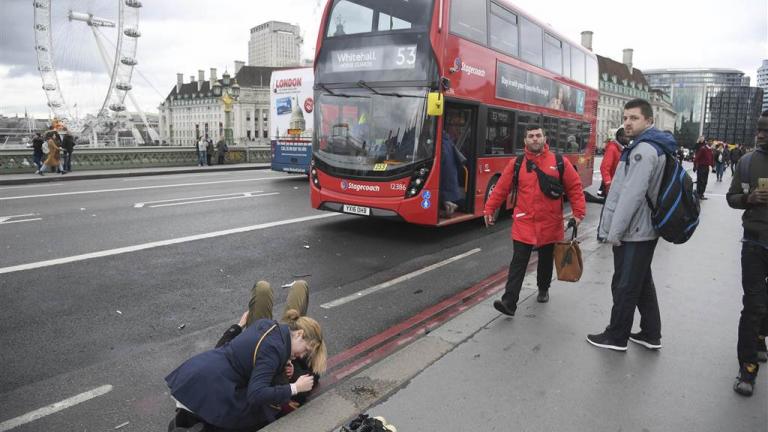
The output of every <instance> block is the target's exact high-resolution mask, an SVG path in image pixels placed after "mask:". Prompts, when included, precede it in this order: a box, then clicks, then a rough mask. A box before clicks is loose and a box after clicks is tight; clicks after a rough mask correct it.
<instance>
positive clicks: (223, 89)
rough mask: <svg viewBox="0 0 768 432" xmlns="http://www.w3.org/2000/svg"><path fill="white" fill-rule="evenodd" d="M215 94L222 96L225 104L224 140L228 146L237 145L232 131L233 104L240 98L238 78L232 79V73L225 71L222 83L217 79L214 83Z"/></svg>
mask: <svg viewBox="0 0 768 432" xmlns="http://www.w3.org/2000/svg"><path fill="white" fill-rule="evenodd" d="M213 95H214V96H216V97H221V102H222V103H223V104H224V142H225V143H226V144H227V147H229V146H233V145H235V140H234V138H233V133H232V105H234V103H235V102H236V101H237V99H238V98H240V85H239V84H238V83H237V80H236V79H230V75H229V73H227V72H224V75H223V76H222V77H221V84H220V83H219V82H218V81H216V82H214V83H213Z"/></svg>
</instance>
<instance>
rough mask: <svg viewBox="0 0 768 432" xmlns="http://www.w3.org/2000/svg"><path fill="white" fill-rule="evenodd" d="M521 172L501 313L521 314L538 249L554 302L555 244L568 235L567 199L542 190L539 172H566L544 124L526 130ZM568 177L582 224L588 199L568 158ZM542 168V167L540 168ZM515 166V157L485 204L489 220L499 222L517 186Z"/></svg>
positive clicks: (544, 291) (542, 282)
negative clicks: (565, 228) (519, 307)
mask: <svg viewBox="0 0 768 432" xmlns="http://www.w3.org/2000/svg"><path fill="white" fill-rule="evenodd" d="M518 158H523V160H522V165H521V166H520V174H519V178H518V180H517V191H515V192H516V195H517V196H516V198H515V200H514V201H515V205H514V208H513V209H512V219H513V223H512V240H513V244H514V254H513V256H512V262H510V263H509V275H508V276H507V285H506V289H505V291H504V295H503V296H502V297H501V300H496V301H495V302H493V306H494V307H495V308H496V309H497V310H498V311H499V312H501V313H503V314H505V315H509V316H514V315H515V310H516V309H517V301H518V299H519V298H520V289H521V288H522V286H523V278H524V277H525V269H526V267H528V261H529V260H530V257H531V252H532V251H533V249H534V248H538V250H539V263H538V268H537V270H536V279H537V285H538V288H539V296H538V297H537V300H538V301H539V302H540V303H546V302H547V301H549V285H550V283H551V282H552V266H553V259H552V253H553V251H554V244H555V243H556V242H558V241H560V240H562V239H563V198H562V196H560V197H558V198H551V197H550V195H545V193H544V192H543V191H542V185H541V184H540V182H539V176H541V175H546V176H549V177H550V181H555V182H560V172H559V170H558V168H557V158H556V157H555V154H554V153H552V152H550V151H549V146H548V145H547V144H546V136H545V134H544V130H542V129H541V128H540V127H539V126H536V125H534V126H529V127H528V128H527V130H526V133H525V154H524V155H521V156H518ZM563 165H564V166H563V168H564V171H563V176H562V182H563V183H564V184H563V189H564V190H565V193H566V194H568V199H569V200H570V202H571V208H572V209H573V217H574V219H575V220H576V223H577V224H578V223H580V222H581V221H582V219H584V215H585V213H586V202H585V200H584V192H583V190H582V187H581V179H580V178H579V174H578V173H577V172H576V169H575V168H574V167H573V165H571V162H570V161H569V160H568V159H563ZM537 170H538V171H540V172H537ZM514 171H515V160H512V161H510V162H509V163H508V164H507V166H506V167H505V168H504V172H503V173H502V174H501V178H499V181H498V182H497V183H496V187H495V188H494V189H493V192H492V193H491V196H489V197H488V202H486V203H485V209H484V211H483V214H484V216H485V224H486V225H493V224H494V222H495V220H494V216H493V215H494V213H495V212H496V210H497V209H498V208H499V207H501V206H502V205H503V203H504V202H505V200H506V197H507V196H508V195H509V193H510V192H511V191H512V188H513V183H514V182H513V180H514Z"/></svg>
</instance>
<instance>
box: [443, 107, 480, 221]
mask: <svg viewBox="0 0 768 432" xmlns="http://www.w3.org/2000/svg"><path fill="white" fill-rule="evenodd" d="M476 141H477V107H475V106H471V105H464V104H457V103H452V102H446V104H445V113H444V117H443V144H442V148H441V150H442V156H441V161H440V171H441V175H440V181H441V186H440V190H441V193H444V194H445V195H446V196H445V198H444V197H442V196H441V197H440V201H441V203H442V202H444V201H446V200H449V201H452V202H454V203H455V204H457V205H458V208H457V209H456V212H458V213H469V214H472V213H473V212H474V187H473V185H474V184H475V183H474V182H475V172H474V171H475V165H476V163H475V159H476V158H477V154H476V147H477V146H476ZM451 146H453V150H452V149H451ZM450 151H452V152H453V156H451V155H450V154H448V153H449V152H450ZM451 162H454V163H451ZM455 182H457V183H455ZM441 209H442V210H444V209H445V207H442V208H441Z"/></svg>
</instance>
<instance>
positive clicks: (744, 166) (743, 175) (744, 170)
mask: <svg viewBox="0 0 768 432" xmlns="http://www.w3.org/2000/svg"><path fill="white" fill-rule="evenodd" d="M755 151H757V150H755ZM754 154H755V152H749V153H747V154H745V155H744V156H742V157H741V159H739V180H741V183H742V184H744V183H746V184H751V181H752V180H751V178H750V175H749V173H750V171H751V170H750V168H751V166H750V165H752V155H754Z"/></svg>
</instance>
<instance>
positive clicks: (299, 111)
mask: <svg viewBox="0 0 768 432" xmlns="http://www.w3.org/2000/svg"><path fill="white" fill-rule="evenodd" d="M314 82H315V77H314V71H313V70H312V68H299V69H285V70H276V71H274V72H272V79H271V82H270V104H269V106H270V111H271V113H270V117H271V120H272V121H271V125H270V131H269V135H270V138H271V139H272V140H280V139H283V138H291V139H296V138H312V130H313V111H314V109H315V102H314V99H313V97H314V96H313V94H312V87H313V85H314Z"/></svg>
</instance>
